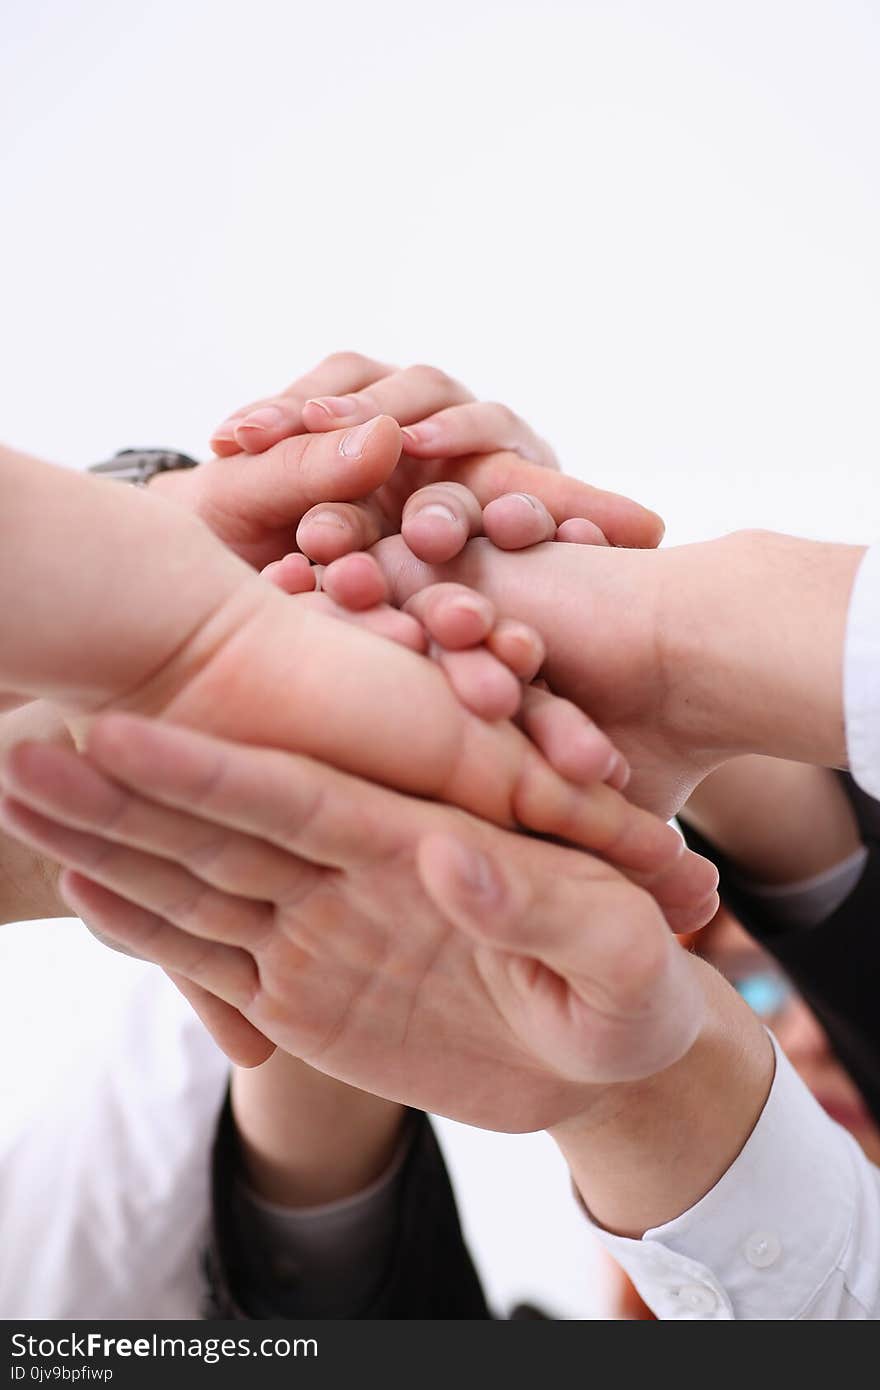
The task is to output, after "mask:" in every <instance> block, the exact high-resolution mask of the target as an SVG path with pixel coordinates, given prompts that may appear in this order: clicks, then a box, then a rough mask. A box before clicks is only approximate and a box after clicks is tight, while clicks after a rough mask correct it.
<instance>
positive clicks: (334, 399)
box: [306, 396, 358, 420]
mask: <svg viewBox="0 0 880 1390" xmlns="http://www.w3.org/2000/svg"><path fill="white" fill-rule="evenodd" d="M306 405H316V406H317V407H318V409H319V410H324V411H326V413H327V414H328V415H332V416H333V418H334V420H335V419H339V418H342V417H344V416H346V415H353V414H354V412H355V411H356V410H357V408H358V403H357V401H356V399H355V398H354V396H313V397H312V399H311V400H309V401H306Z"/></svg>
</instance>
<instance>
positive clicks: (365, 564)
mask: <svg viewBox="0 0 880 1390" xmlns="http://www.w3.org/2000/svg"><path fill="white" fill-rule="evenodd" d="M321 589H322V591H323V592H324V593H325V594H328V595H329V597H330V598H331V599H333V601H334V602H335V603H338V604H340V605H341V606H342V607H343V608H348V609H349V610H351V611H352V612H357V611H359V610H361V609H366V608H373V607H375V605H376V604H377V603H387V601H388V582H387V580H386V578H385V576H384V574H383V573H382V570H381V569H380V567H379V564H378V562H377V561H376V560H375V559H374V558H373V556H372V555H365V554H363V553H362V552H357V553H355V554H353V555H345V556H343V558H342V559H341V560H335V561H334V562H333V564H330V565H328V566H327V568H326V569H325V570H324V572H323V574H322V575H321Z"/></svg>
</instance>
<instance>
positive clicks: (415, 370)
mask: <svg viewBox="0 0 880 1390" xmlns="http://www.w3.org/2000/svg"><path fill="white" fill-rule="evenodd" d="M406 375H407V376H408V377H409V379H410V381H412V382H415V383H416V384H417V385H419V386H424V387H425V388H427V389H428V390H431V391H435V392H436V393H437V394H448V393H450V392H453V391H458V390H459V389H460V388H459V386H458V383H457V382H456V381H453V379H452V377H451V376H449V375H448V374H447V373H446V372H444V371H443V370H442V369H441V368H440V367H432V366H430V364H428V363H426V362H417V363H416V364H415V366H413V367H408V368H407V371H406Z"/></svg>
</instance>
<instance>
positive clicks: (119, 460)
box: [89, 449, 198, 486]
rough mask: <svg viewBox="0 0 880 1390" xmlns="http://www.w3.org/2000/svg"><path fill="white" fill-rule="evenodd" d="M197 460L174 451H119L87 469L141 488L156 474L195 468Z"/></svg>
mask: <svg viewBox="0 0 880 1390" xmlns="http://www.w3.org/2000/svg"><path fill="white" fill-rule="evenodd" d="M197 467H198V460H197V459H194V458H190V456H189V454H181V453H178V452H177V451H176V450H174V449H120V450H119V452H118V453H117V454H114V456H113V458H112V459H107V460H106V461H105V462H104V463H95V464H93V465H92V467H91V468H90V469H89V472H90V473H97V474H99V475H101V476H103V477H105V478H114V479H115V480H116V481H118V482H123V483H135V484H139V485H140V486H143V485H144V484H145V483H148V482H149V481H150V479H151V478H155V476H156V474H157V473H171V472H175V471H177V470H178V469H181V468H197Z"/></svg>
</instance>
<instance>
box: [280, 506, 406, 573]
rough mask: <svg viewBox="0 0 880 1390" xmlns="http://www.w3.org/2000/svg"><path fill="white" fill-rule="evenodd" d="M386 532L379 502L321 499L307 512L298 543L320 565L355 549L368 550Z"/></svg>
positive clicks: (298, 529) (298, 536) (301, 524)
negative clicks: (323, 500) (321, 500)
mask: <svg viewBox="0 0 880 1390" xmlns="http://www.w3.org/2000/svg"><path fill="white" fill-rule="evenodd" d="M384 533H385V525H384V519H383V516H382V512H381V510H380V508H379V506H378V504H377V503H376V502H374V501H372V500H367V501H364V502H332V503H331V502H319V504H318V506H317V507H313V508H312V509H311V511H308V512H306V514H305V516H304V517H303V519H302V521H301V522H300V523H299V526H298V527H297V530H296V543H297V545H298V546H299V548H300V550H301V551H302V552H303V554H304V555H308V557H309V559H310V560H314V561H315V563H316V564H319V565H329V564H330V563H331V562H332V561H333V560H338V559H339V558H340V556H342V555H348V554H350V552H351V551H353V550H366V549H368V547H369V546H371V545H374V544H375V543H376V541H377V540H379V538H380V537H381V536H382V535H384Z"/></svg>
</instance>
